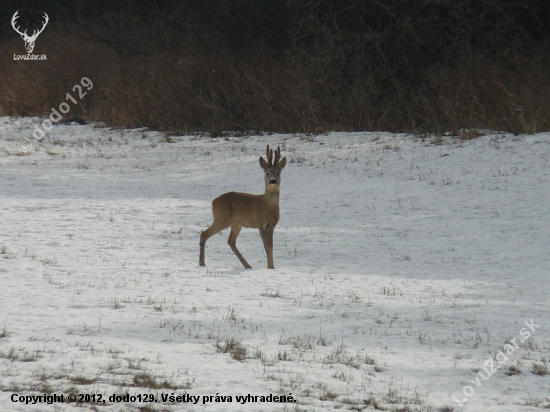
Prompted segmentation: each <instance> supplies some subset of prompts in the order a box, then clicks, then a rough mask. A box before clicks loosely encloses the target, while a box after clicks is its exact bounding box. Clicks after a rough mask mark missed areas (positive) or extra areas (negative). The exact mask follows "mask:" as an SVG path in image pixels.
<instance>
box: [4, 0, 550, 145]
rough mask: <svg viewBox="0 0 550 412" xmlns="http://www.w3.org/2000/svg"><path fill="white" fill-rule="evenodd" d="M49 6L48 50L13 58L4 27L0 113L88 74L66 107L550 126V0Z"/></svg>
mask: <svg viewBox="0 0 550 412" xmlns="http://www.w3.org/2000/svg"><path fill="white" fill-rule="evenodd" d="M13 3H14V4H11V2H7V3H6V4H4V5H2V6H1V8H0V13H2V15H6V16H7V18H4V19H2V20H3V21H9V18H10V17H9V16H10V14H13V13H14V12H15V10H16V9H17V7H18V6H17V5H15V3H16V2H13ZM46 3H47V2H42V3H38V4H37V5H29V6H28V7H27V9H24V8H21V11H20V13H21V16H22V17H21V24H22V25H23V27H25V26H24V24H32V22H35V21H36V24H38V22H39V21H40V17H41V14H42V13H43V12H44V11H46V12H49V15H50V23H49V26H48V27H47V28H46V30H45V31H44V32H43V33H42V34H41V35H40V37H39V38H38V40H37V42H36V47H35V50H34V53H35V54H46V55H47V61H32V62H31V61H14V60H13V55H14V54H25V50H24V44H23V42H22V40H21V38H20V37H19V36H18V35H17V33H15V32H14V31H13V30H11V27H9V26H8V28H5V27H4V28H3V29H2V30H0V44H1V46H2V47H1V52H0V115H19V116H21V115H22V116H29V115H33V116H45V115H48V114H49V113H50V108H51V107H57V106H58V105H59V103H61V102H63V101H66V100H65V96H66V93H68V92H71V91H72V87H73V85H75V84H78V83H79V81H80V79H81V78H82V77H84V76H85V77H88V78H90V79H92V81H93V82H94V89H93V90H92V91H90V92H89V93H88V94H87V95H86V96H85V97H84V98H83V99H82V100H81V101H80V102H79V104H78V105H77V107H72V108H71V112H70V115H71V116H76V115H78V116H81V117H84V118H85V119H87V120H90V121H101V122H104V123H105V124H107V125H112V126H121V127H148V128H152V129H160V130H168V131H188V132H192V131H208V132H210V133H213V134H219V133H221V132H222V131H240V132H247V131H271V132H323V131H330V130H388V131H404V132H417V133H422V132H436V133H437V132H448V131H454V132H458V131H459V130H461V129H473V128H478V129H492V130H502V131H510V132H513V133H530V132H537V131H543V130H550V104H549V97H548V96H550V57H549V56H550V54H549V50H550V49H549V47H548V45H549V44H550V42H549V39H550V33H549V27H548V24H549V23H548V22H549V21H550V12H549V9H550V5H548V4H547V2H546V1H544V0H540V1H538V0H530V1H521V2H520V1H519V0H517V1H515V0H481V1H480V2H470V1H466V0H437V1H436V0H422V1H419V2H410V1H407V0H376V1H360V0H351V1H345V2H344V1H332V2H328V1H326V0H309V1H295V2H289V3H286V2H284V1H276V0H263V1H259V0H258V1H255V2H254V1H250V2H247V1H236V0H218V1H214V0H193V1H158V2H152V1H147V0H141V1H136V2H126V1H122V0H119V1H110V2H103V1H100V2H97V3H94V5H89V6H86V7H88V9H84V7H85V6H83V5H82V4H81V3H79V2H74V3H70V2H68V3H67V5H66V7H64V8H62V9H61V11H60V10H59V9H56V10H57V13H55V12H54V11H50V10H48V9H47V4H46ZM474 3H475V6H474ZM40 4H41V5H40ZM75 4H79V6H77V5H75ZM411 4H412V5H411ZM52 7H53V6H52ZM33 13H34V14H33ZM25 16H27V20H26V22H27V23H25ZM29 22H30V23H29ZM31 27H32V26H31Z"/></svg>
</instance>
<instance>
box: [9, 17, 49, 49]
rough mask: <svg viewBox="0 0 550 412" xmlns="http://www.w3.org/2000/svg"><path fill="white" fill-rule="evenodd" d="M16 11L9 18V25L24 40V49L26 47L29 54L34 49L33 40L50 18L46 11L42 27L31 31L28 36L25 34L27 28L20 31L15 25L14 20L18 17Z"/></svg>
mask: <svg viewBox="0 0 550 412" xmlns="http://www.w3.org/2000/svg"><path fill="white" fill-rule="evenodd" d="M18 13H19V10H17V11H16V12H15V14H14V15H13V17H12V19H11V26H12V27H13V29H14V30H15V31H16V32H17V33H19V34H20V35H21V38H22V39H23V40H24V41H25V49H27V53H28V54H31V53H32V51H33V49H34V42H35V41H36V39H37V38H38V35H39V34H40V33H42V32H43V31H44V29H45V28H46V25H47V24H48V21H49V20H50V18H49V17H48V15H47V14H46V13H44V23H43V25H42V28H41V29H40V30H34V31H33V33H32V36H29V35H27V30H25V31H24V32H21V31H20V30H19V26H17V27H16V26H15V24H16V20H17V18H18V17H19V15H18Z"/></svg>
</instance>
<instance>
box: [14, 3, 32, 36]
mask: <svg viewBox="0 0 550 412" xmlns="http://www.w3.org/2000/svg"><path fill="white" fill-rule="evenodd" d="M18 13H19V10H17V11H16V12H15V14H14V15H13V17H12V18H11V27H13V29H14V30H15V31H16V32H17V33H19V34H20V35H21V36H25V37H28V36H27V30H25V32H24V33H22V32H21V31H20V30H19V26H18V27H15V22H16V20H17V19H18V18H19V16H18Z"/></svg>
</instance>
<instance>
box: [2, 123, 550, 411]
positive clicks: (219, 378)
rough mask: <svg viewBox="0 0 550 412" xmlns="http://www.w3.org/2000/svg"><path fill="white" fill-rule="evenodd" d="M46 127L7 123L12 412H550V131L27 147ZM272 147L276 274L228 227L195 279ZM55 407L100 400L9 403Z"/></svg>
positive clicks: (71, 130) (79, 131) (5, 273)
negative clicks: (442, 137) (230, 200)
mask: <svg viewBox="0 0 550 412" xmlns="http://www.w3.org/2000/svg"><path fill="white" fill-rule="evenodd" d="M38 121H39V119H29V118H25V119H20V118H7V117H3V118H0V282H1V283H0V284H1V288H0V410H1V411H25V412H28V411H72V410H94V411H138V410H140V411H161V410H162V411H187V410H190V411H202V410H211V411H221V410H228V411H239V410H254V411H259V410H262V411H271V410H277V411H281V410H287V411H298V410H304V411H313V410H315V411H321V410H333V409H342V410H350V409H351V410H366V411H372V410H388V411H404V412H406V411H453V410H454V411H458V410H462V408H461V407H460V406H459V405H458V404H457V402H456V401H455V400H454V399H453V398H452V396H454V397H455V398H456V400H458V401H459V402H464V408H466V409H465V410H469V411H499V412H500V411H542V410H543V409H544V408H549V407H550V374H548V373H547V371H548V368H550V322H549V319H550V279H549V275H550V261H549V252H550V207H549V200H550V174H549V173H550V134H538V135H532V136H519V137H514V136H503V135H500V134H496V135H489V136H484V137H480V138H478V139H474V140H469V141H458V140H454V141H449V142H444V144H434V141H433V140H430V139H427V140H426V141H424V142H423V141H421V139H419V138H413V137H407V136H402V135H393V134H388V133H334V134H330V135H319V136H304V135H295V136H291V135H270V136H252V137H246V138H243V137H228V138H215V139H212V138H209V137H197V136H184V137H181V136H180V137H171V138H170V137H168V138H167V137H166V136H165V135H163V134H161V133H158V132H148V131H144V130H113V129H108V128H99V127H97V128H94V127H93V126H91V125H84V126H80V125H59V126H55V127H54V128H53V129H52V130H50V131H49V132H48V134H47V136H46V137H45V138H44V139H43V140H42V141H41V142H36V141H35V142H34V149H33V150H32V151H31V152H30V153H28V154H24V153H21V152H19V150H18V148H17V142H18V141H19V139H22V138H28V137H30V136H31V133H32V130H33V127H32V125H33V123H36V122H38ZM171 139H172V140H173V142H172V143H170V142H169V140H171ZM266 143H269V144H270V145H273V146H276V145H281V147H282V151H283V155H285V156H286V157H287V158H288V161H289V162H288V164H287V167H286V168H285V170H284V171H283V174H282V185H281V219H280V222H279V224H278V226H277V228H276V230H275V237H274V238H275V251H274V256H275V258H274V261H275V267H276V270H268V269H266V257H265V252H264V250H263V245H262V242H261V240H260V237H259V234H258V232H257V231H256V230H250V229H243V231H242V232H241V235H240V236H239V239H238V246H239V249H240V251H241V253H242V254H243V256H244V257H245V258H246V259H247V260H248V262H249V263H250V264H251V265H252V266H253V269H252V270H244V269H243V267H242V265H241V264H240V262H239V260H238V259H237V257H236V256H235V255H234V254H233V253H232V252H231V249H230V248H229V246H228V245H227V236H228V234H229V233H228V232H229V231H228V230H226V231H224V232H222V233H221V234H220V235H216V236H214V237H213V238H211V239H210V240H209V241H208V243H207V248H206V265H207V266H206V267H205V268H202V267H199V266H198V258H199V244H198V243H199V234H200V231H201V230H204V229H205V228H207V227H208V226H209V225H210V223H211V222H212V216H211V210H210V203H211V201H212V199H214V198H215V197H217V196H218V195H220V194H222V193H224V192H227V191H232V190H235V191H246V192H249V193H262V192H263V190H264V188H263V174H262V170H261V169H260V167H259V164H258V158H259V156H260V155H262V154H264V152H265V145H266ZM436 143H437V142H436ZM439 143H440V142H439ZM531 320H532V322H533V324H531V323H530V322H531ZM526 321H527V322H528V325H529V327H530V328H529V327H528V326H527V325H526V324H525V322H526ZM527 332H529V334H530V336H529V337H527ZM507 344H508V346H506V345H507ZM499 350H500V351H501V352H500V353H499V352H498V351H499ZM506 354H508V355H509V356H508V359H505V355H506ZM498 361H501V363H500V364H499V363H498ZM491 365H492V367H493V370H492V371H491ZM484 368H486V369H484ZM486 371H489V372H486ZM545 373H546V374H545ZM491 374H492V376H490V375H491ZM54 393H56V394H58V395H60V394H64V395H65V399H67V396H68V395H69V394H89V395H93V394H96V400H97V399H98V398H99V397H98V396H97V395H98V394H99V395H101V400H100V402H99V403H97V402H96V403H94V402H90V403H84V404H79V403H78V402H75V403H58V404H51V405H48V404H45V403H37V404H35V405H25V404H24V403H21V402H12V399H15V400H24V396H30V395H44V394H48V395H49V394H54ZM126 393H129V394H131V395H134V396H138V395H141V399H142V402H139V399H137V398H136V399H135V401H134V402H130V401H128V402H124V401H122V402H119V403H117V402H113V401H111V400H109V398H110V397H111V396H112V395H113V394H116V395H118V396H123V395H124V394H126ZM14 394H17V396H16V397H15V398H13V395H14ZM151 394H152V395H154V399H156V400H157V402H152V403H150V402H143V400H144V399H145V398H146V399H147V400H150V398H149V395H151ZM163 394H164V395H171V394H174V395H175V396H178V395H181V396H183V395H186V394H187V395H192V396H198V398H196V399H197V400H198V402H197V403H196V404H193V403H185V402H183V400H188V399H187V398H180V399H179V402H170V401H164V402H163V398H162V397H161V396H162V395H163ZM248 394H250V395H254V396H267V395H269V394H273V395H278V396H279V395H286V396H288V395H289V394H291V396H292V397H293V398H294V399H295V400H296V402H295V403H294V402H292V403H286V404H281V403H274V402H260V398H259V397H258V398H257V402H255V403H252V402H247V403H246V404H243V403H242V402H243V400H242V399H240V400H237V396H242V395H244V396H246V395H248ZM216 395H217V396H218V397H217V398H216ZM20 396H23V397H22V398H20ZM210 396H212V397H211V398H210ZM221 396H224V397H226V398H225V402H222V399H221ZM229 396H230V397H231V398H229ZM77 400H78V399H77ZM83 400H86V399H85V398H83ZM89 400H91V398H89ZM206 400H208V401H207V402H206ZM103 401H105V403H103ZM216 401H217V402H216ZM204 402H206V403H204ZM77 407H79V409H77Z"/></svg>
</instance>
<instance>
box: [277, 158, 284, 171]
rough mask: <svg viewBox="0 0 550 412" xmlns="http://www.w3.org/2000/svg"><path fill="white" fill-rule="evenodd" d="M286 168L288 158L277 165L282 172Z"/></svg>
mask: <svg viewBox="0 0 550 412" xmlns="http://www.w3.org/2000/svg"><path fill="white" fill-rule="evenodd" d="M285 166H286V157H283V158H282V159H281V161H280V162H279V164H278V165H277V167H278V168H279V169H280V170H283V169H284V167H285Z"/></svg>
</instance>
